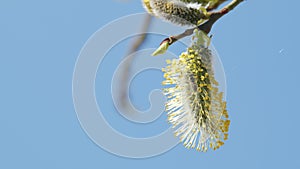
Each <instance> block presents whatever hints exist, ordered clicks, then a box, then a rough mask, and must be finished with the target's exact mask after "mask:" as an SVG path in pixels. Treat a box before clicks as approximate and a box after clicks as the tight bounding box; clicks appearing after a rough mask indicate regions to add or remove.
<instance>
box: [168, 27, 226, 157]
mask: <svg viewBox="0 0 300 169" xmlns="http://www.w3.org/2000/svg"><path fill="white" fill-rule="evenodd" d="M203 36H206V35H205V34H204V33H202V32H198V31H196V32H195V37H194V41H193V43H192V45H191V47H189V48H188V49H187V51H186V52H184V53H182V54H181V55H180V57H179V58H178V59H173V60H172V61H170V60H169V61H167V63H168V66H167V67H166V68H164V69H163V72H164V77H165V81H164V82H163V85H166V88H165V89H164V94H165V95H166V96H167V98H168V100H167V103H166V112H167V113H168V121H169V122H170V123H171V124H172V125H173V128H175V129H176V131H175V135H176V136H179V137H180V140H181V141H182V142H183V143H184V145H185V147H187V148H195V147H196V149H197V150H199V151H203V152H205V151H207V150H208V148H211V149H214V150H215V149H218V148H219V147H220V146H222V145H223V144H224V140H227V138H228V129H229V125H230V121H229V120H228V113H227V110H226V102H225V101H224V98H223V93H222V92H220V91H219V90H218V85H219V84H218V82H217V81H216V80H215V78H214V71H213V67H212V62H211V59H212V57H213V55H212V52H211V51H210V50H209V49H208V47H207V46H205V44H204V43H203Z"/></svg>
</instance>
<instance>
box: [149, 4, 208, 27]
mask: <svg viewBox="0 0 300 169" xmlns="http://www.w3.org/2000/svg"><path fill="white" fill-rule="evenodd" d="M143 5H144V7H145V9H146V10H147V11H148V12H149V13H150V14H152V15H154V16H156V17H159V18H161V19H164V20H167V21H170V22H172V23H175V24H178V25H188V26H192V25H198V21H199V20H201V19H204V18H206V16H205V15H204V13H203V12H202V10H200V6H201V4H198V5H195V4H189V3H185V2H183V1H180V0H143Z"/></svg>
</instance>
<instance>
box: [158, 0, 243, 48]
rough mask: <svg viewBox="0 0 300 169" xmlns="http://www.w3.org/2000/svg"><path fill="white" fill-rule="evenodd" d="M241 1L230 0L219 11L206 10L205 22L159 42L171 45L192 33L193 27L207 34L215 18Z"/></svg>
mask: <svg viewBox="0 0 300 169" xmlns="http://www.w3.org/2000/svg"><path fill="white" fill-rule="evenodd" d="M243 1H244V0H232V1H231V2H230V3H229V4H228V5H226V6H225V7H224V8H222V9H221V10H220V11H217V12H208V14H209V19H208V20H207V21H206V22H204V23H203V24H201V25H199V26H197V27H194V28H191V29H187V30H186V31H184V32H183V33H181V34H179V35H175V36H170V37H168V38H166V39H164V40H163V41H162V42H161V44H162V43H165V42H168V43H169V45H172V44H173V43H174V42H176V41H178V40H180V39H182V38H184V37H187V36H190V35H192V34H193V32H194V30H195V29H199V30H201V31H203V32H205V33H206V34H208V33H209V32H210V30H211V28H212V27H213V25H214V23H215V22H216V21H217V20H219V19H220V18H221V17H222V16H224V15H225V14H227V13H228V12H230V11H231V10H233V9H234V8H235V7H236V6H238V5H239V4H240V3H241V2H243Z"/></svg>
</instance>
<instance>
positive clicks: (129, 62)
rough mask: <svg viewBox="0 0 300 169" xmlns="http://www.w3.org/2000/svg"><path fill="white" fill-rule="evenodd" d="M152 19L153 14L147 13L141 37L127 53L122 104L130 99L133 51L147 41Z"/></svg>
mask: <svg viewBox="0 0 300 169" xmlns="http://www.w3.org/2000/svg"><path fill="white" fill-rule="evenodd" d="M151 20H152V16H150V15H147V17H146V18H145V21H144V23H143V27H142V29H141V32H143V33H142V34H141V35H139V37H138V38H137V39H136V41H134V43H133V44H132V47H131V49H130V50H129V52H128V55H127V57H128V58H127V60H126V65H125V69H124V71H123V75H122V82H124V83H122V85H120V88H121V90H120V92H121V95H120V98H119V99H120V103H121V105H122V106H126V103H127V102H128V101H126V100H127V99H128V85H129V84H128V83H129V78H130V68H131V66H132V63H133V60H134V58H135V56H136V55H134V54H133V53H135V52H136V51H137V50H138V49H139V48H140V46H141V45H142V44H143V43H144V42H145V40H146V38H147V31H148V29H149V27H150V24H151Z"/></svg>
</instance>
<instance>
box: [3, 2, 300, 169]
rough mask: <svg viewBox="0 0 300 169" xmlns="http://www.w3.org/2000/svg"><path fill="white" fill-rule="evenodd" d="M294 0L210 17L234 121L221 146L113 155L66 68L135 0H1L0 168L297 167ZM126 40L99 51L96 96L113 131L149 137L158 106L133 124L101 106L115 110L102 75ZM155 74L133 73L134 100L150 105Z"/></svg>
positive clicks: (135, 9) (132, 9)
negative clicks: (82, 113)
mask: <svg viewBox="0 0 300 169" xmlns="http://www.w3.org/2000/svg"><path fill="white" fill-rule="evenodd" d="M299 5H300V2H299V1H296V0H290V1H289V2H283V1H274V0H273V1H271V0H264V1H257V0H248V1H246V2H244V3H243V4H241V5H240V6H239V7H238V8H237V9H236V10H235V11H234V12H232V13H230V14H228V15H227V16H225V17H224V18H222V19H221V20H220V21H219V22H217V24H215V26H214V28H213V30H212V34H213V35H214V37H213V43H214V46H215V48H216V49H217V51H218V53H219V55H220V57H221V59H222V62H223V65H224V69H225V73H226V77H227V101H228V111H229V114H230V119H231V121H232V124H231V127H230V137H229V140H228V141H227V142H226V144H225V145H224V146H223V147H222V148H220V149H219V150H217V151H214V152H213V151H210V152H208V153H199V152H196V151H193V150H186V149H185V148H184V147H183V146H182V145H181V144H179V145H178V146H176V147H175V148H174V149H172V150H171V151H169V152H167V153H164V154H162V155H160V156H157V157H152V158H148V159H138V160H136V159H128V158H123V157H118V156H116V155H112V154H110V153H108V152H106V151H104V150H102V149H101V148H100V147H99V146H97V145H96V144H94V143H93V142H92V141H91V139H90V138H89V137H88V136H87V135H86V133H85V132H84V131H83V129H82V128H81V126H80V124H79V121H78V119H77V116H76V112H75V110H74V105H73V99H72V77H73V71H74V67H75V63H76V60H77V58H78V55H79V52H80V50H81V48H82V47H83V45H84V44H85V43H86V41H87V40H88V39H89V37H90V36H91V35H92V34H94V33H95V32H96V31H97V30H99V29H100V28H101V27H103V26H104V25H106V24H107V23H109V22H111V21H112V20H115V19H118V18H120V17H122V16H125V15H129V14H135V13H140V12H144V9H143V8H142V6H141V3H140V1H139V0H132V1H128V3H122V2H120V1H117V0H116V1H100V0H98V1H95V0H90V1H80V0H73V1H69V0H66V1H57V0H53V1H37V0H28V1H16V0H10V1H5V2H4V1H2V2H0V21H1V22H0V30H1V31H0V46H1V48H0V49H1V50H0V64H1V66H0V77H1V83H0V84H1V88H0V93H1V94H0V101H1V106H0V113H1V117H0V133H1V139H0V159H1V160H0V168H49V169H50V168H51V169H53V168H58V169H60V168H74V169H76V168H78V169H79V168H91V169H93V168H119V167H123V168H156V167H172V168H186V167H197V168H231V169H236V168H245V169H247V168H249V169H250V168H251V169H253V168H258V169H260V168H273V169H275V168H283V167H285V168H300V162H299V160H298V159H299V158H298V157H299V154H298V153H299V150H300V147H299V145H298V143H299V141H300V136H299V135H298V134H299V131H298V129H299V126H298V123H299V118H300V114H299V108H298V104H299V95H300V89H299V85H300V79H299V75H298V74H299V68H298V67H299V66H298V65H299V61H300V59H299V43H298V40H299V38H300V37H299V30H300V24H299V21H298V18H297V15H298V14H297V11H298V8H299ZM132 26H133V27H138V26H140V23H137V24H136V25H132ZM121 30H122V29H121V28H120V31H121ZM159 40H160V37H152V38H150V40H149V41H148V42H147V44H145V45H144V46H143V47H144V48H150V47H157V43H159V42H160V41H159ZM178 46H179V47H180V45H178ZM126 47H128V44H127V43H126V41H124V42H123V43H120V44H119V48H120V49H122V50H116V49H118V48H116V49H115V50H112V53H111V55H113V54H115V55H116V54H119V55H118V56H116V59H115V58H114V57H110V58H109V59H108V60H107V61H110V62H111V63H112V66H109V64H107V65H106V66H105V67H103V69H104V68H107V70H106V71H107V73H103V72H102V73H101V71H99V74H98V75H97V79H96V85H97V87H96V92H98V94H97V100H98V103H99V105H100V106H101V105H102V106H104V107H103V112H104V116H105V117H106V118H107V120H108V121H109V123H110V124H111V125H112V126H114V128H115V129H116V130H119V131H120V132H122V133H125V134H127V135H132V136H139V137H142V136H150V135H152V134H156V133H159V132H160V131H161V130H163V129H165V128H167V127H168V124H167V123H165V115H162V116H161V117H160V118H159V119H158V122H155V123H151V124H149V125H145V126H141V125H138V124H133V123H130V122H126V121H125V120H124V119H122V117H121V116H118V115H117V114H116V113H115V114H114V113H112V114H111V115H110V114H108V113H105V112H108V111H111V112H114V111H115V110H114V108H113V106H112V101H111V100H112V99H111V97H110V96H109V93H108V92H107V90H110V89H109V87H110V84H109V83H104V82H107V81H108V80H109V79H110V78H111V76H112V72H111V71H112V69H113V67H114V66H113V65H115V64H117V63H118V61H120V58H121V57H122V56H123V55H124V54H125V52H126V50H127V48H126ZM179 47H178V48H179ZM173 50H175V51H176V50H177V48H173ZM183 50H184V49H183ZM110 62H108V63H110ZM101 78H104V79H108V80H107V81H106V80H103V79H101ZM161 80H162V77H161V72H159V71H146V72H144V73H141V74H139V75H138V76H137V77H136V78H135V79H134V81H133V82H132V85H133V87H131V92H132V97H133V102H134V104H135V105H136V106H137V107H138V108H140V109H147V108H148V107H149V103H148V101H147V97H148V94H149V91H151V89H155V88H159V87H160V84H159V83H160V81H161ZM101 91H102V92H105V91H106V92H107V93H104V94H102V93H101ZM100 93H101V94H100ZM118 118H120V119H118Z"/></svg>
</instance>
